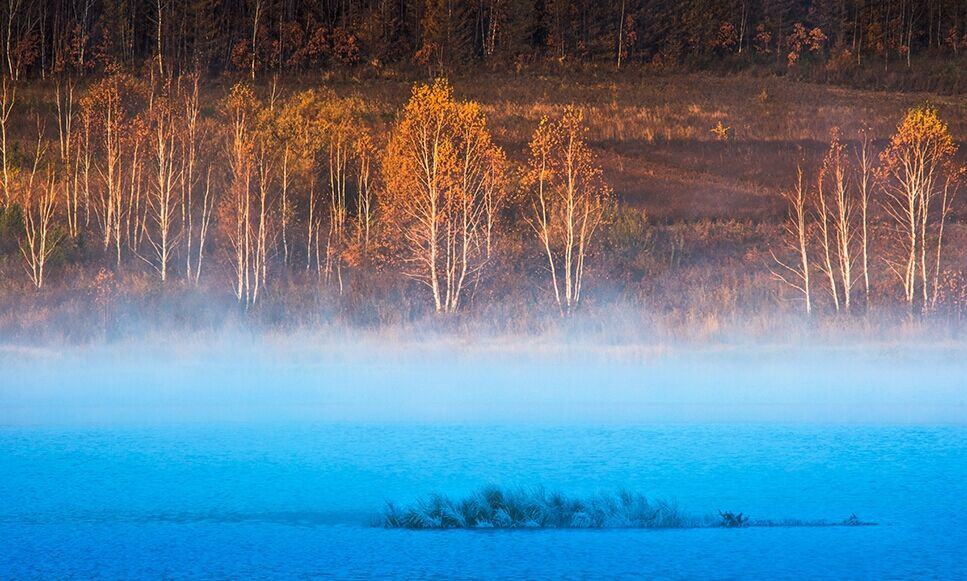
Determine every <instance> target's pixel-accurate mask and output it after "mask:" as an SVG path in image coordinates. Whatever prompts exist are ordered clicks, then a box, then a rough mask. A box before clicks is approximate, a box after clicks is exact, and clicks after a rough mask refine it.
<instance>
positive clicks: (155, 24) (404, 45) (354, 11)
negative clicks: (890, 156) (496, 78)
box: [0, 0, 967, 78]
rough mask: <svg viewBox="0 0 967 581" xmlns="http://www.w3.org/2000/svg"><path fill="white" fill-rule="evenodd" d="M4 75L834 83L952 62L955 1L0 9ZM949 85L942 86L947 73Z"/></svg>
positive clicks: (79, 0)
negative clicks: (590, 67) (319, 74)
mask: <svg viewBox="0 0 967 581" xmlns="http://www.w3.org/2000/svg"><path fill="white" fill-rule="evenodd" d="M0 32H2V36H0V56H2V58H3V62H2V67H3V69H4V70H5V72H6V74H7V75H8V76H10V77H13V78H20V77H22V76H25V75H30V76H37V77H41V76H49V75H51V74H55V73H62V72H67V71H69V72H72V73H74V74H85V73H89V72H91V71H94V70H98V69H105V68H107V67H109V66H111V65H118V64H119V65H123V66H125V67H132V66H138V65H142V64H145V63H153V64H154V66H155V67H156V69H157V70H158V71H159V73H160V74H161V76H167V75H169V74H171V73H172V72H175V73H177V72H185V71H195V72H202V73H205V74H218V73H221V72H224V71H238V72H242V73H246V74H248V75H250V76H256V75H258V74H260V73H263V72H269V71H300V70H302V71H305V70H327V69H350V68H355V67H370V68H376V69H378V68H380V67H383V66H386V65H407V66H419V67H425V68H426V70H428V71H429V73H430V74H433V75H437V74H441V73H444V72H446V71H449V70H452V69H454V68H459V67H464V66H468V65H489V66H491V67H504V68H506V67H507V66H516V67H521V66H529V65H532V64H535V63H542V62H543V63H549V62H550V63H581V62H585V63H587V62H591V63H609V64H612V65H614V66H616V67H621V66H623V65H627V64H630V63H644V64H648V65H650V66H653V67H657V68H666V67H676V66H679V65H688V66H693V67H705V66H711V65H714V63H716V62H728V63H755V62H758V63H762V64H769V65H776V66H778V67H782V68H790V69H810V68H811V69H817V70H822V71H824V73H825V74H826V75H830V74H832V75H838V76H844V75H845V76H849V75H850V74H851V71H852V70H853V69H855V68H856V67H858V66H861V65H864V64H871V63H876V64H879V65H881V70H882V67H886V68H888V69H889V68H891V67H892V68H904V67H911V66H914V61H913V59H914V58H916V57H918V56H920V55H923V54H930V55H933V56H935V57H937V58H940V59H942V60H943V61H949V62H960V61H962V59H963V56H962V55H963V54H964V53H965V52H967V3H965V2H963V1H962V0H603V1H598V0H462V1H460V0H397V1H394V2H388V1H385V0H339V1H335V0H333V1H327V2H320V1H308V0H237V1H225V0H46V1H42V2H29V1H26V0H6V1H5V2H4V3H3V8H2V13H0ZM948 74H949V71H948Z"/></svg>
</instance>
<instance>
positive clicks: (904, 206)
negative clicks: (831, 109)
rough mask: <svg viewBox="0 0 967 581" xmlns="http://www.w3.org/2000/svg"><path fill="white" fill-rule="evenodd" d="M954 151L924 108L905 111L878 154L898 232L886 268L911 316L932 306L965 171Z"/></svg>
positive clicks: (935, 119)
mask: <svg viewBox="0 0 967 581" xmlns="http://www.w3.org/2000/svg"><path fill="white" fill-rule="evenodd" d="M956 151H957V146H956V145H955V144H954V141H953V138H952V137H951V136H950V131H949V130H948V128H947V124H946V123H944V122H943V121H942V120H941V119H940V116H939V115H938V113H937V110H936V109H935V108H934V107H930V106H922V107H914V108H913V109H910V110H909V111H908V112H907V114H906V115H905V116H904V118H903V120H902V121H901V122H900V124H899V126H897V130H896V133H894V135H893V137H892V138H891V139H890V144H889V146H888V147H887V148H886V150H885V151H884V152H883V153H882V155H881V167H880V174H881V175H880V177H881V181H882V183H883V184H884V189H885V190H886V198H887V199H886V209H887V212H888V213H889V215H890V216H891V217H892V219H893V224H894V231H895V234H896V246H895V248H896V252H895V254H894V256H893V257H892V258H891V259H890V261H889V265H890V268H891V269H892V270H893V272H894V273H895V274H896V275H897V277H898V278H899V279H900V283H901V285H902V287H903V293H904V299H905V301H906V302H907V304H908V305H909V306H910V310H911V312H916V311H917V307H918V306H919V311H920V312H921V313H922V314H926V313H927V312H928V311H929V309H930V307H931V306H932V305H933V304H934V303H935V302H936V296H937V290H936V289H937V282H938V281H937V279H938V277H939V272H940V262H941V256H942V250H943V234H944V224H945V223H946V221H947V217H948V215H949V214H950V209H951V204H952V202H953V197H954V193H955V191H956V185H957V180H958V178H959V177H960V175H961V174H962V172H963V170H962V169H961V168H957V167H955V166H954V164H953V156H954V153H956ZM930 262H933V264H930ZM931 288H932V290H931Z"/></svg>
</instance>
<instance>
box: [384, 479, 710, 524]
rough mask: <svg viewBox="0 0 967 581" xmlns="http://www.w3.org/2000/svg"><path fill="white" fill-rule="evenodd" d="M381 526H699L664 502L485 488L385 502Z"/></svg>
mask: <svg viewBox="0 0 967 581" xmlns="http://www.w3.org/2000/svg"><path fill="white" fill-rule="evenodd" d="M381 520H382V523H381V524H382V526H384V527H387V528H405V529H454V528H456V529H488V528H497V529H537V528H576V529H602V528H649V529H650V528H685V527H692V526H700V525H701V524H703V523H702V522H701V521H699V520H696V519H694V518H691V517H689V516H687V515H685V514H683V513H682V512H681V511H680V510H679V509H678V507H677V506H676V505H675V504H673V503H669V502H665V501H661V500H654V501H649V500H648V499H647V498H645V496H644V495H642V494H634V493H630V492H627V491H621V492H618V493H617V494H599V495H595V496H591V497H587V498H570V497H568V496H565V495H563V494H561V493H559V492H552V493H548V492H547V491H545V490H544V489H543V488H535V489H523V488H514V489H505V488H500V487H497V486H488V487H486V488H483V489H482V490H480V491H477V492H474V493H472V494H470V495H468V496H466V497H464V498H461V499H458V500H453V499H451V498H449V497H447V496H444V495H440V494H432V495H429V496H426V497H423V498H421V499H419V500H417V501H416V502H415V503H413V504H411V505H409V506H398V505H395V504H393V503H387V505H386V508H385V510H384V512H383V515H382V519H381Z"/></svg>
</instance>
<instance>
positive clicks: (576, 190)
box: [528, 107, 611, 316]
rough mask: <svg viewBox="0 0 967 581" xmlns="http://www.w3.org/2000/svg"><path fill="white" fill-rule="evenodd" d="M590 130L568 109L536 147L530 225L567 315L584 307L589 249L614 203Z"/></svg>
mask: <svg viewBox="0 0 967 581" xmlns="http://www.w3.org/2000/svg"><path fill="white" fill-rule="evenodd" d="M584 131H585V128H584V116H583V114H582V113H581V112H580V111H579V110H577V109H575V108H572V107H568V108H567V109H565V111H564V115H563V116H562V118H561V120H560V121H559V122H556V123H549V122H548V121H547V119H542V120H541V123H540V125H539V126H538V128H537V131H536V132H535V133H534V137H533V138H532V140H531V145H530V147H531V162H530V166H529V167H530V175H529V176H528V183H530V184H531V186H530V187H531V188H532V191H533V192H534V194H533V196H534V197H533V198H532V213H531V216H530V218H529V221H530V224H531V227H532V228H533V229H534V231H535V232H536V234H537V237H538V239H539V241H540V242H541V245H542V246H543V251H544V254H545V255H546V257H547V260H548V267H549V269H550V271H551V284H552V286H553V290H554V296H555V299H556V301H557V305H558V308H559V310H560V312H561V315H562V316H566V315H569V314H571V313H573V312H574V310H575V309H576V308H577V307H578V305H579V304H580V303H581V295H582V290H583V288H584V273H585V264H586V261H587V256H588V250H589V248H590V245H591V242H592V239H593V236H594V234H595V232H596V230H597V228H598V226H600V225H601V223H602V222H603V220H604V217H605V213H606V211H607V209H608V206H609V205H610V203H611V190H610V188H608V186H607V185H606V184H605V183H604V180H603V178H602V175H601V169H600V168H599V167H598V166H597V164H596V163H595V160H594V156H593V155H592V153H591V151H590V149H589V148H588V147H587V145H586V143H585V142H584V137H583V134H584Z"/></svg>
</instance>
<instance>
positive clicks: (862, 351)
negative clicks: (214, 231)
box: [0, 333, 967, 425]
mask: <svg viewBox="0 0 967 581" xmlns="http://www.w3.org/2000/svg"><path fill="white" fill-rule="evenodd" d="M965 355H967V348H965V347H964V346H962V345H959V344H883V345H875V344H873V345H865V346H857V345H847V344H843V345H830V344H825V345H824V344H819V343H813V344H810V345H806V346H801V347H795V346H763V345H755V344H735V345H727V346H723V345H718V346H715V345H708V346H699V347H696V346H694V345H692V346H678V347H676V346H664V347H654V346H644V345H604V346H602V345H600V344H597V345H594V346H592V345H591V344H590V343H588V344H584V343H582V342H578V341H564V340H553V339H541V338H533V337H531V338H519V337H506V338H486V339H470V338H467V337H459V336H434V337H427V338H424V339H419V340H404V339H401V338H400V337H399V336H387V335H364V334H357V335H350V336H344V337H342V336H337V335H326V334H301V335H289V336H281V335H252V334H228V333H224V334H220V335H217V336H200V335H192V336H185V337H172V338H169V339H164V340H161V339H144V340H137V341H131V342H128V343H115V344H106V345H97V346H87V347H68V348H63V349H25V348H14V347H5V348H0V366H2V368H3V375H2V383H3V387H2V389H0V424H8V425H10V424H13V425H44V424H55V425H56V424H75V423H80V424H99V423H109V424H110V423H138V424H140V423H166V422H219V421H233V422H234V421H270V422H271V421H343V422H485V423H501V422H540V423H601V422H603V423H635V422H818V423H823V422H834V423H841V422H842V423H851V422H863V423H916V424H922V423H955V424H962V423H965V422H967V388H965V381H967V373H965V372H967V357H965Z"/></svg>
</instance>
